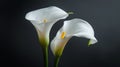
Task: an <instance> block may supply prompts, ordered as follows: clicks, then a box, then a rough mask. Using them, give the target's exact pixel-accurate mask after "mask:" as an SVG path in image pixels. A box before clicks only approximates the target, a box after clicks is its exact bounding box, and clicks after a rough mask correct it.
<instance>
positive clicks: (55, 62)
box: [54, 56, 60, 67]
mask: <svg viewBox="0 0 120 67" xmlns="http://www.w3.org/2000/svg"><path fill="white" fill-rule="evenodd" d="M59 60H60V56H56V57H55V60H54V67H58V63H59Z"/></svg>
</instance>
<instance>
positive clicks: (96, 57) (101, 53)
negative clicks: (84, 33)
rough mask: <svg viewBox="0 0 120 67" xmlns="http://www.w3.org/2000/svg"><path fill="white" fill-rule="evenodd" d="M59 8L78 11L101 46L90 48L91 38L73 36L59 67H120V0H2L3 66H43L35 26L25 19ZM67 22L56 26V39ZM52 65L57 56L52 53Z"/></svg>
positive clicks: (0, 57) (0, 36) (0, 53)
mask: <svg viewBox="0 0 120 67" xmlns="http://www.w3.org/2000/svg"><path fill="white" fill-rule="evenodd" d="M48 6H57V7H60V8H61V9H63V10H65V11H72V12H74V14H73V15H70V16H69V17H68V18H67V19H72V18H75V17H78V18H82V19H84V20H86V21H88V22H89V23H90V24H91V25H92V26H93V27H94V30H95V36H96V38H97V39H98V43H96V44H94V45H93V46H90V47H88V46H87V42H88V39H85V38H77V37H73V38H72V39H71V40H70V41H69V42H68V44H67V45H66V47H65V50H64V52H63V55H62V57H61V60H60V63H59V67H120V38H119V37H120V35H119V34H120V30H119V29H120V1H119V0H0V41H1V42H0V61H1V62H0V66H1V67H6V66H12V67H14V66H15V67H43V56H42V51H41V47H40V46H39V43H38V40H37V34H36V31H35V29H34V27H33V25H32V24H31V23H30V22H29V21H27V20H25V18H24V17H25V14H26V13H27V12H29V11H32V10H35V9H40V8H43V7H48ZM63 21H64V20H61V21H59V22H58V23H56V24H55V25H54V26H53V28H52V30H51V33H50V35H51V36H50V39H52V38H53V37H54V36H55V34H56V32H57V30H58V29H59V28H60V27H61V26H62V24H63ZM49 55H50V56H49V66H50V67H53V61H54V60H53V59H54V56H53V54H52V52H51V51H49Z"/></svg>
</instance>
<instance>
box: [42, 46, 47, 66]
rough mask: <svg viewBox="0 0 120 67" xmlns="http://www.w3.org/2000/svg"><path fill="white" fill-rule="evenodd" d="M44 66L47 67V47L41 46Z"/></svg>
mask: <svg viewBox="0 0 120 67" xmlns="http://www.w3.org/2000/svg"><path fill="white" fill-rule="evenodd" d="M42 50H43V57H44V67H48V47H43V48H42Z"/></svg>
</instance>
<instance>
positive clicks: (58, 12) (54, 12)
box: [25, 6, 68, 23]
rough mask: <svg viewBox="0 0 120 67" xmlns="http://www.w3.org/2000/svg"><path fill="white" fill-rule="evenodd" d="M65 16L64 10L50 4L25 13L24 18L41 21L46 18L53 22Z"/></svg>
mask: <svg viewBox="0 0 120 67" xmlns="http://www.w3.org/2000/svg"><path fill="white" fill-rule="evenodd" d="M67 16H68V14H67V13H66V12H65V11H64V10H62V9H60V8H58V7H56V6H50V7H47V8H42V9H38V10H34V11H31V12H29V13H27V14H26V17H25V18H26V19H27V20H32V21H36V22H38V23H41V22H42V21H43V19H47V20H48V21H49V22H54V21H57V20H59V19H65V18H66V17H67Z"/></svg>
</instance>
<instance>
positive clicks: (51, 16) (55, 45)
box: [25, 6, 97, 67]
mask: <svg viewBox="0 0 120 67" xmlns="http://www.w3.org/2000/svg"><path fill="white" fill-rule="evenodd" d="M68 16H69V14H68V13H67V12H65V11H64V10H62V9H60V8H58V7H56V6H50V7H47V8H42V9H38V10H35V11H31V12H29V13H27V14H26V16H25V18H26V19H27V20H29V21H30V22H31V23H32V24H33V25H34V27H35V28H36V30H37V33H38V38H39V41H40V43H41V44H40V45H41V47H42V48H43V54H44V61H45V67H48V46H49V33H50V30H51V28H52V26H53V25H54V24H55V23H56V22H57V21H59V20H61V19H65V18H67V17H68ZM72 36H76V37H85V38H88V39H90V41H89V43H88V45H91V44H94V43H96V42H97V39H96V38H95V37H94V30H93V28H92V26H91V25H90V24H89V23H88V22H87V21H84V20H82V19H79V18H75V19H72V20H67V21H64V25H63V26H62V28H60V30H59V31H58V32H57V34H56V36H55V37H54V39H53V40H52V41H51V44H50V47H51V50H52V52H53V54H54V55H55V57H56V59H55V67H57V66H58V62H59V58H60V57H61V55H62V52H63V50H64V47H65V45H66V43H67V42H68V41H69V40H70V38H71V37H72Z"/></svg>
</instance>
